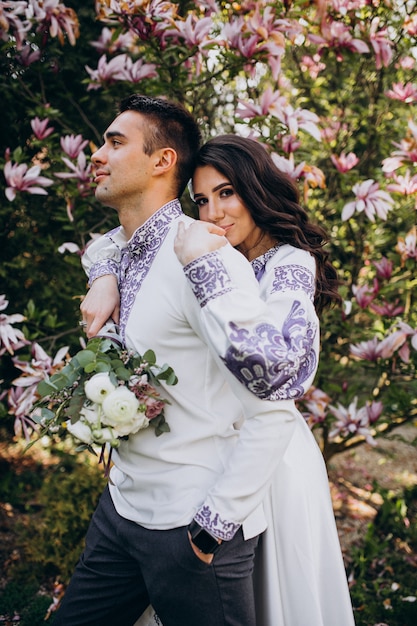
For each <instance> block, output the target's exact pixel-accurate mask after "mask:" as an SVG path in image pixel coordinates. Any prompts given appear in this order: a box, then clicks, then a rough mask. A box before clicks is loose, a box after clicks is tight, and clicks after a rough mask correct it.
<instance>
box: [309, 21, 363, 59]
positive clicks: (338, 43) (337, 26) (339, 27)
mask: <svg viewBox="0 0 417 626" xmlns="http://www.w3.org/2000/svg"><path fill="white" fill-rule="evenodd" d="M308 39H309V40H310V41H311V42H312V43H315V44H317V45H318V48H319V51H320V50H321V49H323V48H333V49H334V50H335V52H336V58H337V60H338V61H343V55H342V50H343V49H346V50H350V51H351V52H359V54H365V53H367V52H369V47H368V45H367V44H366V43H365V42H364V41H362V40H361V39H356V38H354V37H353V36H352V34H351V32H350V30H349V27H348V26H346V25H345V24H343V23H342V22H338V21H335V20H332V19H331V18H330V17H329V19H328V20H326V21H324V20H323V21H322V23H321V35H313V34H308Z"/></svg>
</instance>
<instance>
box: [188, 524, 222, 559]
mask: <svg viewBox="0 0 417 626" xmlns="http://www.w3.org/2000/svg"><path fill="white" fill-rule="evenodd" d="M191 538H192V540H193V543H194V545H195V546H197V548H198V549H199V550H201V552H204V554H212V553H213V552H215V551H216V550H217V548H218V547H219V545H220V544H219V542H218V541H217V539H216V538H215V537H212V536H211V535H210V533H208V532H207V531H206V530H204V528H201V527H200V528H199V529H198V531H197V532H195V531H194V532H191Z"/></svg>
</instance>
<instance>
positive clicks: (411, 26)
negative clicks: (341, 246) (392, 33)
mask: <svg viewBox="0 0 417 626" xmlns="http://www.w3.org/2000/svg"><path fill="white" fill-rule="evenodd" d="M404 30H405V31H406V32H407V33H408V34H409V35H411V36H414V37H415V36H416V35H417V14H416V13H415V12H414V13H412V14H411V15H407V16H406V18H405V20H404Z"/></svg>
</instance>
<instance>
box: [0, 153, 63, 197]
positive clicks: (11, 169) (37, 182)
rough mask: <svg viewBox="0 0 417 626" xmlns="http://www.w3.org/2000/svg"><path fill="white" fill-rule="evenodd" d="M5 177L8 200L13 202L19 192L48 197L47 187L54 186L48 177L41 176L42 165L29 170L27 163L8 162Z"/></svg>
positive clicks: (5, 167)
mask: <svg viewBox="0 0 417 626" xmlns="http://www.w3.org/2000/svg"><path fill="white" fill-rule="evenodd" d="M3 171H4V177H5V179H6V184H7V187H6V191H5V194H6V198H7V199H8V200H10V202H12V201H13V200H14V199H15V198H16V193H17V192H18V191H27V192H28V193H32V194H38V195H44V196H47V195H48V192H47V191H46V190H45V187H49V185H53V181H52V180H50V179H49V178H46V176H40V173H41V167H40V165H33V166H32V167H30V168H28V166H27V165H26V164H25V163H21V164H20V165H19V164H18V163H12V162H11V161H7V163H6V164H5V166H4V170H3Z"/></svg>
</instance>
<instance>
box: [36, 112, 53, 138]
mask: <svg viewBox="0 0 417 626" xmlns="http://www.w3.org/2000/svg"><path fill="white" fill-rule="evenodd" d="M49 121H50V120H49V118H48V117H46V118H45V119H43V120H40V119H39V117H35V118H33V120H31V122H30V125H31V126H32V130H33V132H34V134H35V137H36V139H46V138H47V137H49V135H50V134H51V133H53V132H54V130H55V129H54V127H53V126H50V127H49V128H48V124H49Z"/></svg>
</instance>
